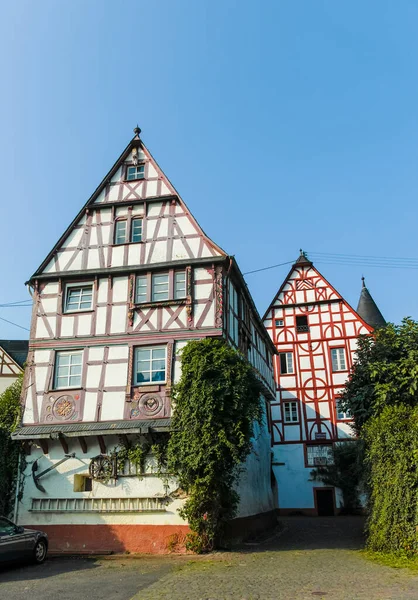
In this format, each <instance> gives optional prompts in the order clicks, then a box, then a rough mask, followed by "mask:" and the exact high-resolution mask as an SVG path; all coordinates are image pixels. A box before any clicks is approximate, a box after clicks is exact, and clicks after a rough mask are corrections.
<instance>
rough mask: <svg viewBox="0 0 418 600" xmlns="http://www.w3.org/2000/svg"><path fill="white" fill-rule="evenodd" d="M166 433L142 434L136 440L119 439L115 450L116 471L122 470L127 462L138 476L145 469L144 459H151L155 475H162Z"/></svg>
mask: <svg viewBox="0 0 418 600" xmlns="http://www.w3.org/2000/svg"><path fill="white" fill-rule="evenodd" d="M167 443H168V434H166V433H158V434H154V435H150V434H148V435H143V436H140V437H139V438H138V439H137V440H130V439H128V438H121V439H120V446H119V447H118V448H117V449H116V450H115V455H116V460H117V470H118V472H123V471H124V468H125V464H126V463H127V462H128V463H129V464H130V465H131V466H132V467H134V469H135V470H136V473H137V475H138V477H141V476H142V475H143V474H144V473H145V470H146V461H147V460H152V462H153V466H154V468H155V474H156V475H161V476H162V475H163V473H165V471H166V463H167Z"/></svg>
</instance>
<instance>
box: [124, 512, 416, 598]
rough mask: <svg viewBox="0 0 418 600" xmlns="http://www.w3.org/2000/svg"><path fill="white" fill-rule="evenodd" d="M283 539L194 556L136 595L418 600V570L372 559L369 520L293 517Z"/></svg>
mask: <svg viewBox="0 0 418 600" xmlns="http://www.w3.org/2000/svg"><path fill="white" fill-rule="evenodd" d="M283 524H284V528H285V529H284V531H283V533H282V534H281V535H279V536H278V537H277V538H275V539H273V540H271V541H270V542H267V543H264V544H261V545H260V546H246V547H245V548H246V551H244V552H231V553H220V554H216V555H213V556H211V557H209V558H207V560H206V561H205V560H202V561H196V560H193V559H192V560H190V561H189V563H188V564H185V565H183V566H181V567H178V568H177V569H176V570H175V571H174V572H171V573H170V574H168V575H166V576H165V577H163V578H161V579H160V580H159V581H158V582H157V583H155V584H153V585H151V586H149V587H148V588H146V589H144V590H143V591H142V592H140V593H139V594H137V595H136V596H135V600H151V599H152V600H168V599H170V600H177V599H178V600H180V599H181V600H199V599H201V600H307V599H310V600H312V599H313V598H322V599H324V600H328V599H329V600H412V599H414V600H417V599H418V576H417V575H414V574H412V573H410V572H409V571H405V570H396V569H392V568H389V567H383V566H380V565H377V564H375V563H371V562H369V561H367V560H365V559H364V558H363V557H362V556H361V554H360V553H359V551H358V549H360V548H361V546H362V541H363V540H362V527H363V520H362V519H361V518H344V517H339V518H335V519H333V518H328V519H325V518H322V519H318V518H317V519H313V518H288V519H284V520H283Z"/></svg>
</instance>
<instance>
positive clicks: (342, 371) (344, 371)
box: [332, 369, 350, 374]
mask: <svg viewBox="0 0 418 600" xmlns="http://www.w3.org/2000/svg"><path fill="white" fill-rule="evenodd" d="M349 372H350V371H349V370H348V369H338V370H337V371H332V373H333V374H334V373H349Z"/></svg>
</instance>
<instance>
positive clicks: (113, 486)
mask: <svg viewBox="0 0 418 600" xmlns="http://www.w3.org/2000/svg"><path fill="white" fill-rule="evenodd" d="M86 440H87V443H88V452H87V454H83V453H82V451H81V449H80V446H79V444H78V442H77V441H76V440H75V439H74V440H72V439H70V440H69V452H70V453H71V452H75V453H76V456H75V458H71V459H69V460H67V461H66V462H65V463H63V464H62V465H60V466H59V467H57V469H56V470H54V471H51V472H50V473H48V474H47V475H45V477H43V478H42V480H41V482H42V485H43V486H44V488H45V490H46V494H44V493H43V492H41V491H39V490H38V489H37V488H36V487H35V484H34V483H33V479H32V464H33V462H34V461H35V460H36V459H38V458H40V461H39V463H38V467H39V468H38V472H40V471H43V470H44V469H47V468H48V467H50V466H52V465H53V464H55V463H57V462H58V461H59V460H61V459H62V458H63V457H64V451H63V449H62V447H61V445H60V444H58V443H55V442H52V441H49V454H48V455H44V454H43V453H42V451H41V450H40V448H38V447H36V446H33V447H32V453H31V455H30V456H28V457H27V467H26V470H25V487H24V494H23V499H22V501H21V502H19V507H18V515H17V521H18V523H19V524H23V525H24V524H28V525H31V526H32V527H34V526H39V527H42V525H64V524H72V525H76V524H77V525H96V524H109V525H112V524H129V525H136V524H155V525H179V524H180V525H184V524H185V522H184V521H183V519H181V517H180V516H179V514H178V509H179V508H180V507H181V506H182V505H183V503H184V500H174V501H173V502H171V503H170V504H168V505H167V511H166V512H164V513H159V512H143V513H140V512H126V513H119V514H118V513H113V514H111V513H88V512H85V513H82V512H80V513H70V512H68V513H65V512H62V513H46V512H45V513H32V512H31V511H30V507H31V500H32V498H44V499H45V498H48V497H50V498H142V497H144V498H152V497H164V496H166V495H167V493H168V494H169V493H171V492H172V491H174V490H176V489H177V487H178V485H177V482H176V481H175V480H174V479H172V478H171V479H169V480H168V487H167V488H165V484H164V482H163V480H162V479H160V478H159V477H154V476H146V477H144V478H142V479H140V478H138V477H136V476H134V477H121V478H119V479H118V480H117V481H116V482H114V481H113V480H112V481H111V482H109V483H108V484H102V483H100V482H96V481H94V482H93V490H92V491H91V492H74V475H76V474H80V475H87V474H88V467H89V464H90V460H91V458H93V457H94V456H97V455H98V454H100V448H99V446H98V445H97V444H95V443H94V442H93V440H94V438H86ZM105 442H106V444H107V448H108V451H109V450H112V449H113V448H114V447H116V446H117V445H118V439H117V437H115V436H106V437H105Z"/></svg>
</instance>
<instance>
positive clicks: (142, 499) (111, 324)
mask: <svg viewBox="0 0 418 600" xmlns="http://www.w3.org/2000/svg"><path fill="white" fill-rule="evenodd" d="M28 284H29V286H30V289H31V292H32V295H33V300H34V305H33V314H32V324H31V332H30V345H29V355H28V361H27V368H26V372H25V380H24V385H23V397H22V403H23V405H24V411H23V419H22V423H21V427H20V428H19V429H18V430H17V432H16V433H15V434H14V437H15V439H20V440H24V441H25V442H26V447H27V451H28V452H30V455H29V456H28V466H27V471H26V472H25V476H26V477H25V487H24V490H23V498H22V501H21V502H19V503H17V508H18V510H17V517H18V521H19V523H22V524H24V525H29V526H37V527H40V528H43V529H46V530H47V532H48V533H49V535H50V538H51V540H52V547H54V548H56V549H57V550H63V549H68V550H73V551H78V550H83V551H85V550H92V551H100V550H113V551H124V550H130V551H145V552H164V551H166V550H167V544H168V540H169V538H170V539H172V538H173V536H177V537H178V538H179V539H180V538H181V536H182V535H184V533H185V532H186V531H187V530H188V527H187V524H186V523H185V522H184V521H183V520H182V519H181V518H180V516H179V514H178V508H179V507H180V506H181V505H182V502H183V501H184V500H183V499H182V498H181V497H180V496H181V495H180V496H179V494H178V493H177V492H176V490H177V486H176V482H175V481H173V480H172V479H170V478H168V480H167V481H165V482H164V481H163V480H162V479H161V478H159V477H158V476H157V475H156V474H155V472H154V471H153V460H152V457H150V459H149V461H148V463H147V464H148V466H147V470H146V472H145V473H144V474H143V477H141V478H138V477H137V476H136V475H135V473H131V472H116V473H114V475H115V477H112V478H111V480H109V481H106V482H104V481H103V480H96V479H95V478H94V477H92V476H91V473H92V469H91V464H92V462H94V464H95V465H96V467H97V468H100V465H101V464H102V462H103V458H105V457H108V456H109V455H110V453H111V450H113V449H114V448H117V447H118V445H119V444H120V438H121V436H122V437H124V438H125V439H127V440H132V439H134V438H135V439H136V438H138V436H142V437H144V436H145V437H147V436H149V437H150V438H152V437H153V436H158V435H164V434H168V432H169V430H170V417H171V410H172V407H171V403H170V391H171V387H172V385H173V383H174V382H176V381H178V379H179V377H180V373H181V358H180V356H179V351H180V350H181V348H182V347H184V345H185V344H186V343H187V342H188V341H189V340H193V339H201V338H203V337H209V336H211V337H219V338H224V339H227V340H228V342H229V343H230V344H231V345H232V346H234V347H235V348H237V349H239V350H240V351H241V352H242V353H243V354H244V356H246V357H247V358H248V360H249V361H250V362H251V363H252V364H253V365H254V367H255V368H256V370H257V372H258V376H259V379H260V381H261V383H262V388H263V396H264V400H265V407H266V419H265V423H264V425H263V427H262V428H261V430H260V431H257V435H256V439H255V440H254V450H255V451H254V453H252V454H251V455H250V456H249V457H248V460H247V463H246V468H245V469H244V473H243V475H242V477H241V480H240V483H239V491H240V495H241V504H240V510H239V515H238V516H239V517H242V518H247V517H248V518H249V517H255V516H256V515H260V514H261V515H263V514H267V513H269V512H271V511H272V509H273V508H274V507H273V497H272V491H271V456H270V432H269V427H270V425H269V421H268V417H269V413H270V411H269V408H268V403H269V402H270V401H271V400H272V399H273V398H274V379H273V366H272V355H273V354H274V352H275V349H274V346H273V344H272V343H271V340H270V338H269V336H268V334H267V332H266V330H265V328H264V326H263V323H262V321H261V319H260V317H259V315H258V313H257V310H256V308H255V306H254V303H253V301H252V298H251V295H250V293H249V291H248V289H247V287H246V285H245V283H244V280H243V277H242V275H241V273H240V270H239V268H238V266H237V264H236V262H235V260H234V258H233V257H231V256H229V255H227V254H226V253H225V252H224V251H223V250H222V249H221V248H219V247H218V246H217V245H216V244H215V243H214V242H212V241H211V240H210V239H209V238H208V237H207V236H206V234H205V233H204V232H203V231H202V229H201V228H200V226H199V225H198V223H197V222H196V220H195V219H194V217H193V216H192V214H191V213H190V211H189V209H188V208H187V206H186V205H185V203H184V202H183V200H182V199H181V198H180V196H179V195H178V193H177V191H176V190H175V189H174V187H173V186H172V184H171V183H170V181H169V180H168V179H167V177H166V176H165V175H164V173H163V172H162V171H161V169H160V167H159V166H158V164H157V162H156V161H155V160H154V158H153V157H152V155H151V154H150V152H149V151H148V149H147V148H146V146H145V145H144V143H143V142H142V140H141V138H140V130H139V129H138V128H137V129H136V130H135V137H134V138H133V139H132V140H131V142H130V143H129V144H128V146H127V147H126V149H125V150H124V152H123V153H122V155H121V156H120V157H119V159H118V160H117V161H116V163H115V164H114V166H113V167H112V169H111V170H110V171H109V173H108V174H107V175H106V176H105V178H104V179H103V181H102V183H101V184H100V185H99V187H98V188H97V189H96V191H95V192H94V194H93V195H92V196H91V198H90V199H89V200H88V201H87V203H86V204H85V206H84V207H83V209H82V210H81V211H80V212H79V214H78V215H77V217H76V218H75V219H74V221H73V223H72V224H71V225H70V227H69V228H68V229H67V231H66V232H65V233H64V234H63V236H62V237H61V239H60V240H59V241H58V243H57V244H56V246H55V247H54V248H53V250H52V251H51V252H50V254H49V255H48V256H47V258H46V259H45V261H44V262H43V263H42V264H41V266H40V267H39V269H37V271H36V272H35V273H34V275H33V276H32V277H31V278H30V280H29V282H28ZM64 459H65V460H64ZM60 461H62V462H60ZM101 461H102V462H101ZM34 464H35V467H33V465H34ZM49 467H54V468H53V470H52V471H50V472H49V473H48V474H47V475H44V476H43V475H42V477H39V474H40V473H42V472H43V471H44V470H45V469H48V468H49ZM96 467H95V468H96ZM128 471H129V469H128ZM93 472H94V469H93ZM38 477H39V479H38Z"/></svg>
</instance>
